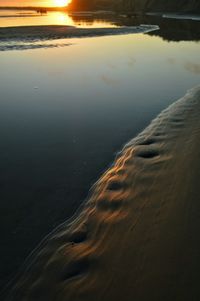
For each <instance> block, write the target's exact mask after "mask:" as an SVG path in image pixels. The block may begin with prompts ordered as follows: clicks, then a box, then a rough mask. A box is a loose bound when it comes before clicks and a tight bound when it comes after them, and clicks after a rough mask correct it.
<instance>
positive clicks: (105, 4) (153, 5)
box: [69, 0, 200, 13]
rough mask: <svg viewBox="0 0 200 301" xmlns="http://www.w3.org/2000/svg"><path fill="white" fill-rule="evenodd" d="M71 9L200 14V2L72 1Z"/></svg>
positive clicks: (142, 0)
mask: <svg viewBox="0 0 200 301" xmlns="http://www.w3.org/2000/svg"><path fill="white" fill-rule="evenodd" d="M69 9H74V10H92V9H112V10H117V11H118V10H122V11H131V12H147V11H148V12H178V13H200V0H72V3H71V4H70V5H69Z"/></svg>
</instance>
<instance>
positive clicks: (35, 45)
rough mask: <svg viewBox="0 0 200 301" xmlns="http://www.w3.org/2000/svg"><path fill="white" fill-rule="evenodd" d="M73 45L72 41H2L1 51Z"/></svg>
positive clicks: (0, 44)
mask: <svg viewBox="0 0 200 301" xmlns="http://www.w3.org/2000/svg"><path fill="white" fill-rule="evenodd" d="M70 45H72V44H71V43H12V42H11V43H0V51H11V50H28V49H40V48H43V49H46V48H59V47H66V46H70Z"/></svg>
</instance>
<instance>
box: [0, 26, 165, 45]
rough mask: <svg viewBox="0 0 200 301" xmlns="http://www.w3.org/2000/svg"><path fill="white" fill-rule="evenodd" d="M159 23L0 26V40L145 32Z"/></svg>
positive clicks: (46, 38) (35, 39)
mask: <svg viewBox="0 0 200 301" xmlns="http://www.w3.org/2000/svg"><path fill="white" fill-rule="evenodd" d="M157 29H159V27H158V26H157V25H139V26H130V27H126V26H122V27H116V28H112V27H111V28H110V27H108V28H78V27H74V26H64V25H43V26H17V27H0V41H6V42H8V41H19V40H20V41H41V40H54V39H64V38H80V37H97V36H105V35H119V34H133V33H145V32H149V31H152V30H157Z"/></svg>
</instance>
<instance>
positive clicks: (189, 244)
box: [6, 87, 200, 301]
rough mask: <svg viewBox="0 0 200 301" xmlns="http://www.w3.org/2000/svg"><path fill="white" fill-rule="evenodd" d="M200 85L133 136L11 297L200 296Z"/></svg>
mask: <svg viewBox="0 0 200 301" xmlns="http://www.w3.org/2000/svg"><path fill="white" fill-rule="evenodd" d="M199 114H200V87H198V88H194V89H193V90H191V91H189V92H188V93H187V95H186V96H185V97H183V98H182V99H180V100H179V101H177V102H176V103H174V104H173V105H171V106H170V107H169V108H167V109H166V110H164V111H163V112H162V113H161V114H160V115H159V116H158V117H157V118H156V119H155V120H153V121H152V123H151V124H150V126H149V127H148V128H146V129H145V130H144V131H143V132H142V133H141V134H140V135H138V136H137V137H136V138H135V139H133V140H132V141H130V142H129V143H128V144H127V145H125V147H124V148H123V150H122V152H121V153H120V154H119V155H118V156H117V158H116V160H115V162H114V163H113V165H112V166H111V167H110V169H109V170H108V171H107V172H105V174H103V175H102V177H101V178H100V180H99V181H98V182H97V183H96V185H95V186H94V187H93V188H92V190H91V193H90V195H89V197H88V200H87V201H86V203H85V204H84V205H83V207H82V208H81V209H80V210H79V212H78V213H77V214H76V216H74V217H73V218H72V219H71V220H70V221H68V222H66V223H65V224H63V225H61V226H60V227H59V228H58V229H57V230H55V231H54V233H52V234H50V235H49V237H48V238H46V239H45V240H44V241H43V242H42V243H41V244H40V246H39V247H38V248H37V249H36V250H35V251H34V252H33V254H32V255H31V256H30V258H29V259H28V260H27V262H26V265H25V266H24V269H23V271H22V272H21V274H20V275H19V277H18V280H17V281H16V283H15V285H14V286H13V288H12V289H11V290H10V294H9V296H8V298H7V299H6V300H16V301H17V300H20V301H22V300H26V301H28V300H39V301H40V300H41V301H44V300H48V301H51V300H52V301H53V300H54V301H55V300H58V301H64V300H65V301H67V300H70V301H71V300H74V301H79V300H85V301H86V300H87V301H94V300H104V301H107V300H108V301H111V300H125V301H130V300H136V301H143V300H148V301H149V300H152V301H153V300H154V301H155V300H159V301H160V300H187V301H188V300H199V299H200V287H199V269H200V260H199V253H200V238H199V234H198V229H199V227H200V203H199V193H200V191H199V178H200V168H199V167H200V166H199V165H200V163H199V156H200V119H199Z"/></svg>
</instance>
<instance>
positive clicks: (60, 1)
mask: <svg viewBox="0 0 200 301" xmlns="http://www.w3.org/2000/svg"><path fill="white" fill-rule="evenodd" d="M70 2H71V1H70V0H54V5H55V6H67V4H69V3H70Z"/></svg>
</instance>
